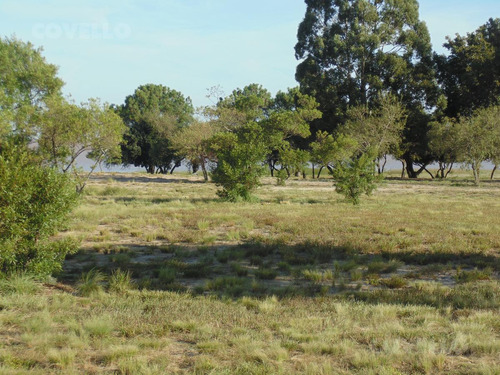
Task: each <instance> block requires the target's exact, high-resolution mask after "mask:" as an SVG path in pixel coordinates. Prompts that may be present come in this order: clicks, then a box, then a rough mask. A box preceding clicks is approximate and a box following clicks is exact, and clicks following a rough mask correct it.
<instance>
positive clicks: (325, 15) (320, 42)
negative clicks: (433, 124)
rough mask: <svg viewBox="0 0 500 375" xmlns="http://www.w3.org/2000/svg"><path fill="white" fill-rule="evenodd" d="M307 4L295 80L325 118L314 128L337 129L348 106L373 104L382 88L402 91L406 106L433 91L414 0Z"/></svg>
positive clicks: (424, 37) (427, 41)
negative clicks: (317, 104)
mask: <svg viewBox="0 0 500 375" xmlns="http://www.w3.org/2000/svg"><path fill="white" fill-rule="evenodd" d="M306 3H307V9H306V14H305V17H304V20H303V21H302V23H301V24H300V25H299V30H298V34H297V37H298V41H297V44H296V46H295V54H296V57H297V59H300V60H302V61H301V63H300V64H299V65H298V67H297V71H296V79H297V80H298V81H299V82H300V87H301V90H302V91H303V92H305V93H307V94H309V95H313V96H314V97H315V98H316V100H317V101H318V102H319V103H320V108H319V109H320V110H321V112H323V119H322V120H320V121H316V122H315V123H314V124H313V125H314V130H328V131H330V132H331V131H333V130H335V128H336V127H337V125H339V124H341V123H343V122H344V120H345V118H346V117H345V115H346V112H347V109H348V107H350V106H357V105H371V104H372V102H373V101H374V99H375V98H376V97H377V95H378V94H379V93H380V92H382V91H389V92H392V93H394V94H397V95H398V96H399V95H401V96H402V101H403V103H405V105H408V104H410V103H414V104H417V103H418V105H421V103H422V102H426V101H427V100H428V99H429V98H430V96H432V94H433V93H434V91H435V89H436V84H435V82H434V81H435V80H434V72H433V70H432V64H431V63H432V49H431V43H430V37H429V33H428V31H427V27H426V26H425V23H423V22H422V21H420V20H419V14H418V3H417V0H403V1H397V2H395V1H388V0H382V1H381V0H365V1H358V0H348V1H346V0H327V1H307V2H306ZM381 25H382V27H381Z"/></svg>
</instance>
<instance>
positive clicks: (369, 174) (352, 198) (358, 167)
mask: <svg viewBox="0 0 500 375" xmlns="http://www.w3.org/2000/svg"><path fill="white" fill-rule="evenodd" d="M375 155H376V152H371V151H368V152H367V153H363V154H361V155H354V156H353V157H351V158H348V159H345V160H341V161H340V162H339V163H338V164H337V166H336V168H334V169H333V170H332V172H331V173H332V175H333V178H334V179H335V191H336V192H337V193H339V194H342V195H344V196H345V197H346V199H347V200H348V201H349V202H351V203H352V204H355V205H356V204H359V198H360V197H361V195H363V194H366V195H370V194H371V193H372V192H373V190H375V188H376V187H377V185H376V184H375V182H376V181H377V176H376V175H375V162H374V160H375Z"/></svg>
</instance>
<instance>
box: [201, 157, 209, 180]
mask: <svg viewBox="0 0 500 375" xmlns="http://www.w3.org/2000/svg"><path fill="white" fill-rule="evenodd" d="M200 166H201V171H202V173H203V179H204V180H205V182H207V181H208V173H207V167H206V166H205V160H203V159H202V160H200Z"/></svg>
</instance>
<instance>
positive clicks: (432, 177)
mask: <svg viewBox="0 0 500 375" xmlns="http://www.w3.org/2000/svg"><path fill="white" fill-rule="evenodd" d="M424 171H426V172H427V173H428V174H429V176H431V179H433V180H434V176H433V175H432V173H431V172H429V170H428V169H427V168H424Z"/></svg>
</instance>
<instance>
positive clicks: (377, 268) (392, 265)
mask: <svg viewBox="0 0 500 375" xmlns="http://www.w3.org/2000/svg"><path fill="white" fill-rule="evenodd" d="M401 265H402V263H401V262H398V261H396V260H391V261H389V262H384V261H373V262H371V263H369V264H368V266H367V269H366V273H367V274H376V273H391V272H395V271H397V269H398V268H399V267H401Z"/></svg>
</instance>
